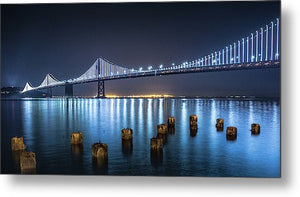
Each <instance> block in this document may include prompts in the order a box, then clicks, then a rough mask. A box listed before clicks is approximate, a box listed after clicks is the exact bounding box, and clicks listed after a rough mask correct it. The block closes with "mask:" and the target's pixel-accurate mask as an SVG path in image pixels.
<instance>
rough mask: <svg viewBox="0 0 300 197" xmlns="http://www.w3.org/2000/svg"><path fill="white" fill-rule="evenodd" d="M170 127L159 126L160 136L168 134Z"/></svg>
mask: <svg viewBox="0 0 300 197" xmlns="http://www.w3.org/2000/svg"><path fill="white" fill-rule="evenodd" d="M167 132H168V126H167V125H166V124H160V125H157V133H160V134H167Z"/></svg>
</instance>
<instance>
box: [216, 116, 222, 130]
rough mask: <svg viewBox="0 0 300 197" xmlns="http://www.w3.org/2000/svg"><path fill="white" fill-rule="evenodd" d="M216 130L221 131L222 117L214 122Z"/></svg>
mask: <svg viewBox="0 0 300 197" xmlns="http://www.w3.org/2000/svg"><path fill="white" fill-rule="evenodd" d="M216 128H217V131H223V128H224V119H222V118H218V119H217V124H216Z"/></svg>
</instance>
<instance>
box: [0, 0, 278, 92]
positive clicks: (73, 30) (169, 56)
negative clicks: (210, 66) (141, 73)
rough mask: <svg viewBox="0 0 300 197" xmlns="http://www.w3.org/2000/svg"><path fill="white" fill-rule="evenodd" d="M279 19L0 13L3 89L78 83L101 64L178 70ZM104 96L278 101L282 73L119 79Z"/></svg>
mask: <svg viewBox="0 0 300 197" xmlns="http://www.w3.org/2000/svg"><path fill="white" fill-rule="evenodd" d="M276 18H280V2H279V1H275V2H272V1H268V2H263V1H261V2H259V1H256V2H197V3H122V4H121V3H111V4H108V3H105V4H104V3H102V4H101V3H99V4H48V5H39V4H31V5H2V6H1V83H2V84H1V85H2V86H22V87H24V85H25V83H26V82H27V81H30V82H31V83H32V84H33V85H34V86H38V85H39V84H40V83H41V82H42V80H43V78H44V77H45V75H46V74H47V73H52V74H53V75H54V76H55V77H56V78H58V79H60V80H64V79H69V78H74V77H78V76H80V75H81V74H82V73H84V72H85V71H86V70H87V69H88V68H89V67H90V66H91V65H92V63H93V62H94V61H95V60H96V58H98V57H104V58H106V59H108V60H110V61H111V62H114V63H115V64H118V65H120V66H124V67H128V68H138V67H140V66H143V67H144V68H146V67H148V66H150V65H152V66H153V67H158V65H160V64H163V65H164V66H169V65H171V64H172V63H173V62H174V63H175V64H180V63H182V62H185V61H191V60H194V59H198V58H200V57H203V56H205V55H208V54H210V53H211V52H214V51H216V50H219V49H221V48H223V47H224V46H226V45H228V44H231V43H233V42H235V41H237V40H239V39H241V38H242V37H245V36H248V35H249V34H250V33H251V32H253V31H255V30H256V29H258V28H260V27H262V26H264V25H266V24H268V23H269V22H271V21H272V20H275V19H276ZM105 88H106V94H117V95H138V94H152V93H155V94H173V95H178V96H179V95H186V96H196V95H197V96H228V95H255V96H279V95H280V69H267V70H265V69H263V70H251V71H249V70H248V71H230V72H215V73H195V74H183V75H172V76H163V77H148V78H137V79H124V80H115V81H107V82H105ZM63 92H64V88H63V87H59V88H55V89H54V94H56V95H59V94H62V93H63ZM96 92H97V85H96V83H90V84H84V85H75V86H74V93H75V94H76V95H96Z"/></svg>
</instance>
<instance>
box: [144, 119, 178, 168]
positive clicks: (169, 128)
mask: <svg viewBox="0 0 300 197" xmlns="http://www.w3.org/2000/svg"><path fill="white" fill-rule="evenodd" d="M174 133H175V118H174V117H169V118H168V122H167V124H159V125H157V134H156V136H155V137H152V138H151V139H150V152H151V163H152V164H154V165H155V164H157V163H161V162H162V159H163V147H164V145H166V144H167V141H168V134H171V135H172V134H174Z"/></svg>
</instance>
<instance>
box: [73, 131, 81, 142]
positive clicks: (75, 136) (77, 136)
mask: <svg viewBox="0 0 300 197" xmlns="http://www.w3.org/2000/svg"><path fill="white" fill-rule="evenodd" d="M82 143H83V134H82V132H73V133H71V144H82Z"/></svg>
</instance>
